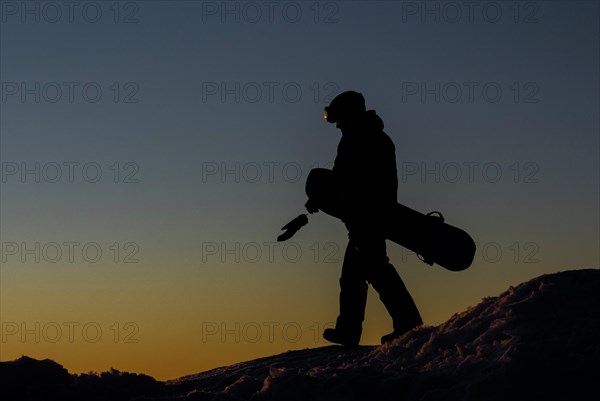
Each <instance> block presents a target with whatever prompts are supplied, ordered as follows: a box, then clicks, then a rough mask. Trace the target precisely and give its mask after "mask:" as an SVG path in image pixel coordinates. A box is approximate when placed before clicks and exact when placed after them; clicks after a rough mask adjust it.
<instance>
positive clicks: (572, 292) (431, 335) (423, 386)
mask: <svg viewBox="0 0 600 401" xmlns="http://www.w3.org/2000/svg"><path fill="white" fill-rule="evenodd" d="M599 312H600V270H598V269H586V270H571V271H565V272H561V273H556V274H549V275H544V276H540V277H538V278H535V279H532V280H530V281H528V282H525V283H523V284H521V285H519V286H517V287H514V288H513V287H511V288H509V289H508V290H507V291H505V292H504V293H502V294H500V295H499V296H497V297H489V298H486V299H484V300H482V302H481V303H479V304H478V305H477V306H475V307H472V308H470V309H468V310H467V311H465V312H463V313H460V314H457V315H454V316H453V317H452V318H451V319H450V320H448V321H447V322H446V323H444V324H442V325H440V326H437V327H424V328H419V329H416V330H413V331H411V332H409V333H407V334H406V335H404V336H403V337H402V338H399V339H398V340H396V341H395V342H394V343H392V344H389V345H385V346H379V347H375V346H372V347H358V348H354V349H346V348H342V347H338V346H330V347H323V348H317V349H307V350H302V351H291V352H287V353H284V354H280V355H276V356H272V357H267V358H261V359H257V360H253V361H248V362H244V363H239V364H235V365H232V366H227V367H223V368H219V369H214V370H210V371H208V372H204V373H199V374H195V375H190V376H185V377H182V378H179V379H177V380H173V381H169V382H166V383H159V382H154V381H153V380H152V379H151V378H149V377H147V376H140V375H131V374H122V373H120V372H116V373H115V372H113V377H112V379H113V383H114V376H115V375H117V376H118V375H120V377H124V378H125V377H126V378H127V380H128V381H127V380H125V379H122V380H121V382H119V383H121V384H120V385H121V387H120V388H119V391H120V392H119V393H118V394H119V396H122V398H119V397H116V396H115V397H110V398H106V399H128V398H127V397H129V396H132V395H133V393H135V394H137V395H138V396H140V398H137V399H139V400H142V399H146V400H148V399H157V400H158V399H161V400H175V399H178V400H182V399H184V400H248V399H251V400H285V401H292V400H344V401H351V400H421V401H434V400H444V401H451V400H473V401H486V400H502V401H506V400H528V401H529V400H561V401H564V400H583V399H588V398H590V397H589V394H593V393H594V390H595V389H596V388H597V386H598V383H599V382H600V345H599V341H600V313H599ZM16 362H18V361H14V362H4V363H2V365H3V366H1V367H0V373H1V374H2V381H3V383H2V392H3V393H4V394H6V391H7V390H8V389H10V388H11V383H7V382H5V378H6V377H7V376H6V375H7V372H10V367H9V366H8V365H7V364H11V363H12V364H15V363H16ZM43 362H44V361H41V362H39V363H43ZM46 363H48V362H46ZM54 369H55V370H57V369H58V368H57V367H54ZM126 375H129V376H126ZM110 376H111V375H110V374H109V375H108V376H107V377H110ZM72 377H74V378H75V376H72ZM79 378H81V376H79ZM13 382H14V380H13ZM85 382H86V381H85V380H84V383H85ZM129 382H131V383H134V384H136V386H137V387H136V388H137V391H134V392H131V391H127V392H124V391H123V388H122V387H123V386H126V385H127V383H129ZM144 386H147V387H144ZM150 386H152V388H151V387H150ZM73 387H75V388H77V385H73V384H72V385H71V387H69V388H71V390H72V389H73ZM80 387H81V386H80ZM62 388H63V390H61V391H67V392H68V391H70V390H68V389H65V387H64V386H63V387H62ZM84 390H87V388H84ZM109 390H110V388H109ZM78 391H79V392H78V394H79V395H80V396H81V395H82V394H85V391H83V390H82V389H81V388H79V390H78ZM82 391H83V392H82ZM14 394H15V393H13V395H14ZM104 394H107V393H104ZM150 394H153V396H152V397H150V396H149V395H150ZM1 395H3V394H2V393H0V396H1ZM69 395H70V393H63V394H62V398H61V399H63V400H64V399H72V398H70V397H69ZM90 395H91V394H90ZM94 395H97V394H94ZM144 395H145V396H146V398H143V396H144ZM3 399H5V398H4V397H3ZM17 399H28V398H27V397H21V398H17ZM32 399H33V398H32ZM35 399H40V398H35ZM73 399H74V398H73ZM87 399H91V398H87ZM94 399H96V398H94ZM97 399H101V398H97Z"/></svg>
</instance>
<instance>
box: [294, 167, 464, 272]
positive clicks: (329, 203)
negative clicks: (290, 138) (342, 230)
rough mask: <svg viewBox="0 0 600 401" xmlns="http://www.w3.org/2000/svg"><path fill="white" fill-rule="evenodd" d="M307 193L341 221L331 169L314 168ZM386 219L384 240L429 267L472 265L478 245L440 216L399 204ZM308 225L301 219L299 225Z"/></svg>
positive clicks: (307, 181) (449, 268) (307, 180)
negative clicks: (415, 255) (406, 250)
mask: <svg viewBox="0 0 600 401" xmlns="http://www.w3.org/2000/svg"><path fill="white" fill-rule="evenodd" d="M306 194H307V195H308V197H309V199H311V200H313V201H314V202H315V203H316V204H317V205H318V207H319V210H321V211H323V212H324V213H326V214H329V215H331V216H333V217H336V218H340V219H341V214H340V211H339V207H338V205H339V199H340V195H339V193H337V191H336V190H335V185H334V181H333V172H332V171H331V170H329V169H324V168H315V169H312V170H311V171H310V173H309V175H308V177H307V179H306ZM299 218H300V216H299V217H298V218H297V219H299ZM300 219H301V218H300ZM385 220H386V221H385V222H382V224H381V227H382V230H383V231H384V235H385V238H386V239H389V240H390V241H392V242H395V243H396V244H398V245H401V246H403V247H405V248H407V249H409V250H411V251H413V252H414V253H415V254H417V256H418V257H419V259H421V260H422V261H423V262H425V263H427V264H428V265H433V264H434V263H435V264H437V265H439V266H441V267H443V268H445V269H447V270H451V271H462V270H465V269H467V268H468V267H469V266H471V263H472V262H473V258H474V256H475V242H474V241H473V239H472V238H471V236H470V235H469V234H467V232H465V231H464V230H462V229H460V228H458V227H455V226H453V225H450V224H448V223H446V222H445V221H444V217H443V216H442V214H441V213H439V212H431V213H427V214H423V213H421V212H418V211H416V210H414V209H411V208H409V207H407V206H404V205H402V204H400V203H397V204H396V205H395V206H394V207H392V209H391V210H390V211H389V213H388V214H387V215H386V218H385ZM306 222H308V221H307V220H306ZM306 222H305V221H304V220H302V221H301V222H300V223H301V224H299V226H300V227H301V226H302V225H304V224H306ZM302 223H303V224H302ZM298 229H299V227H298Z"/></svg>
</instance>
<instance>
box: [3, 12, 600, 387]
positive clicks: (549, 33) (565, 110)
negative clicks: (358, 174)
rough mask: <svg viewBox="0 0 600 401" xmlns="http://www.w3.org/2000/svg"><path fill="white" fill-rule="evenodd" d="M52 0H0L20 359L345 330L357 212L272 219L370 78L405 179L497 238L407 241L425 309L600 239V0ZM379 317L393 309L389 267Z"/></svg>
mask: <svg viewBox="0 0 600 401" xmlns="http://www.w3.org/2000/svg"><path fill="white" fill-rule="evenodd" d="M51 3H52V5H50V6H48V5H47V3H46V2H35V1H27V2H11V1H2V2H1V3H0V4H1V10H0V11H1V15H0V18H1V29H0V34H1V38H0V52H1V54H0V81H1V82H2V88H1V89H2V102H1V104H0V106H1V113H0V120H1V121H0V124H1V125H0V128H1V142H0V147H1V150H0V156H1V166H0V168H1V173H2V174H1V178H2V182H1V185H2V189H1V192H0V213H1V216H0V217H1V223H0V235H1V243H2V261H1V262H2V268H1V276H0V277H1V284H0V291H1V292H0V313H1V316H0V320H1V323H2V339H1V342H0V359H1V360H11V359H14V358H17V357H19V356H21V355H23V354H24V355H28V356H31V357H35V358H52V359H54V360H56V361H58V362H59V363H61V364H63V365H64V366H65V367H66V368H68V369H69V370H70V371H71V372H86V371H90V370H96V371H102V370H106V369H109V368H110V367H114V368H117V369H120V370H127V371H134V372H144V373H147V374H150V375H152V376H154V377H156V378H159V379H169V378H175V377H178V376H181V375H184V374H190V373H194V372H199V371H202V370H206V369H210V368H213V367H218V366H222V365H225V364H229V363H234V362H238V361H243V360H247V359H252V358H256V357H260V356H266V355H271V354H275V353H279V352H283V351H286V350H289V349H300V348H306V347H318V346H323V345H326V343H325V342H324V341H323V340H321V337H320V335H321V332H322V330H323V328H324V327H326V326H327V325H328V324H331V322H332V321H334V319H335V317H336V316H337V306H338V305H337V297H338V277H339V273H340V269H341V262H342V259H343V251H344V248H345V244H346V241H347V238H346V232H345V229H344V227H343V225H342V224H341V223H340V222H339V221H336V220H334V219H333V218H331V217H328V216H325V215H322V214H318V215H314V216H311V217H310V224H309V225H308V226H307V227H305V228H304V229H303V230H302V231H301V232H299V233H298V234H297V236H296V237H294V238H293V239H292V240H291V241H290V243H289V244H274V241H275V238H276V236H277V235H278V234H279V232H280V231H279V229H280V227H281V226H283V225H284V224H285V223H286V222H287V221H288V220H290V219H291V218H292V217H295V216H296V215H298V214H299V213H301V212H303V210H304V208H303V205H304V202H305V200H306V196H305V195H304V181H305V178H306V175H307V174H308V171H309V170H310V169H311V168H312V167H316V166H321V167H323V166H325V167H326V166H329V165H330V163H331V162H332V161H333V159H334V157H335V152H336V146H337V142H338V140H339V137H340V133H339V131H337V130H336V129H335V128H334V127H333V126H331V125H329V124H327V123H326V122H324V121H323V119H322V108H323V106H325V105H326V104H327V103H328V102H329V101H330V100H331V98H332V96H334V95H335V94H337V93H339V92H342V91H345V90H350V89H352V90H358V91H360V92H362V93H363V94H364V96H365V98H366V100H367V107H368V108H370V109H375V110H377V111H378V113H379V115H380V116H381V117H382V119H383V120H384V122H385V124H386V129H385V130H386V132H387V133H388V135H390V136H391V138H392V139H393V140H394V142H395V144H396V155H397V161H398V170H399V171H398V174H399V180H400V186H399V190H398V200H399V202H401V203H403V204H405V205H407V206H410V207H412V208H415V209H417V210H420V211H422V212H428V211H431V210H439V211H441V212H442V213H443V214H444V215H445V217H446V221H447V222H448V223H450V224H454V225H457V226H459V227H461V228H463V229H465V230H466V231H468V232H469V233H470V234H471V235H472V236H473V237H474V239H475V240H476V241H477V242H478V244H479V248H478V252H477V254H476V257H475V261H474V263H473V265H472V267H471V268H470V269H468V270H466V271H464V272H460V273H453V272H448V271H446V270H444V269H442V268H440V267H439V266H433V267H429V266H427V265H425V264H423V263H421V262H420V261H419V260H418V259H417V258H416V257H415V255H412V254H410V253H409V252H407V251H406V250H404V249H402V248H401V247H400V246H398V245H396V244H391V243H389V245H388V253H389V255H390V258H391V261H392V263H393V264H394V265H395V267H396V268H397V269H398V271H399V272H400V275H401V276H402V278H403V279H404V281H405V283H406V285H407V286H408V288H409V290H410V291H411V293H412V295H413V296H414V298H415V301H416V303H417V305H418V306H419V308H420V310H421V312H422V315H423V318H424V320H425V322H426V324H439V323H441V322H444V321H445V320H446V319H448V318H449V317H450V316H451V315H452V314H453V313H456V312H460V311H462V310H464V309H465V308H466V307H468V306H470V305H474V304H476V303H478V302H479V300H480V299H481V298H482V297H485V296H490V295H497V294H499V293H500V292H501V291H503V290H505V289H506V288H507V287H508V286H510V285H516V284H518V283H520V282H522V281H524V280H526V279H529V278H532V277H535V276H538V275H540V274H544V273H551V272H556V271H560V270H566V269H574V268H583V267H598V265H599V264H600V261H599V259H600V255H599V247H598V243H599V242H600V233H599V221H600V216H599V179H600V178H599V168H600V167H599V152H600V147H599V109H600V107H599V106H600V105H599V101H598V94H599V89H600V84H599V81H598V72H599V33H600V31H599V16H600V14H599V11H600V10H599V7H598V3H597V2H593V1H569V2H560V1H537V2H512V1H507V2H504V1H502V2H482V3H476V4H475V5H474V6H472V8H469V7H468V6H466V5H465V3H464V2H451V3H446V2H436V1H430V2H420V1H419V2H403V1H398V2H392V1H369V2H367V1H356V2H354V1H352V2H350V1H348V2H346V1H340V2H318V3H317V2H310V1H306V2H304V1H302V2H272V3H268V2H267V3H265V2H250V5H247V3H245V2H227V3H223V2H204V1H134V2H120V3H114V2H112V1H97V2H91V3H89V2H78V6H77V7H76V8H74V9H72V10H70V9H69V8H68V7H67V6H66V5H64V3H63V2H51ZM448 4H450V5H448ZM24 7H27V10H25V9H24ZM423 7H427V9H426V10H424V9H423ZM28 10H29V11H28ZM98 11H100V12H101V14H98ZM257 13H260V14H257ZM36 18H37V19H39V22H36ZM95 20H97V21H95ZM94 21H95V22H94ZM36 85H38V86H36ZM57 88H58V89H60V90H61V92H60V93H59V92H58V91H57ZM69 88H72V93H70V90H69ZM84 88H85V89H84ZM98 88H99V89H100V90H101V96H97V90H98ZM71 94H72V98H71V97H70V95H71ZM36 97H37V98H38V99H36ZM38 100H39V101H38ZM84 166H85V170H84ZM57 167H58V169H57ZM24 169H29V171H30V172H29V173H27V172H26V171H25V170H24ZM36 169H38V172H37V173H36V172H35V171H36ZM32 171H33V172H32ZM57 172H60V174H61V175H60V176H57ZM98 172H100V173H101V176H97V173H98ZM70 173H72V176H70ZM36 174H37V177H36ZM36 181H39V182H36ZM84 249H85V252H84ZM70 250H73V253H72V255H71V254H70V252H69V251H70ZM98 250H101V252H102V254H101V255H97V254H96V252H97V251H98ZM58 251H60V254H59V253H57V252H58ZM36 258H39V261H36ZM126 262H132V263H126ZM364 327H365V329H364V334H363V338H362V343H363V344H376V343H378V341H379V337H380V336H381V335H382V334H385V333H387V332H388V331H390V330H391V321H390V319H389V317H388V315H387V313H386V311H385V309H384V308H383V306H382V305H381V303H380V302H379V300H378V299H377V296H376V294H375V293H374V291H373V290H372V289H371V290H370V295H369V303H368V307H367V318H366V321H365V325H364Z"/></svg>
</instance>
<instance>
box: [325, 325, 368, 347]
mask: <svg viewBox="0 0 600 401" xmlns="http://www.w3.org/2000/svg"><path fill="white" fill-rule="evenodd" d="M361 332H362V330H360V331H349V330H346V331H344V330H341V329H338V328H337V327H336V328H335V329H325V331H324V332H323V338H324V339H325V340H327V341H329V342H331V343H335V344H340V345H343V346H345V347H356V346H358V343H359V342H360V335H361Z"/></svg>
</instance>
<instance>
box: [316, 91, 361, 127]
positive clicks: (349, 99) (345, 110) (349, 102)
mask: <svg viewBox="0 0 600 401" xmlns="http://www.w3.org/2000/svg"><path fill="white" fill-rule="evenodd" d="M365 111H367V108H366V107H365V98H364V97H363V95H362V94H360V93H358V92H355V91H347V92H344V93H340V94H339V95H337V96H336V97H335V98H334V99H333V100H332V101H331V103H330V104H329V106H328V107H325V113H324V114H323V117H324V118H325V120H327V122H330V123H336V122H337V121H338V120H339V119H340V118H341V117H342V118H343V117H346V116H352V115H356V114H359V113H364V112H365Z"/></svg>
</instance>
